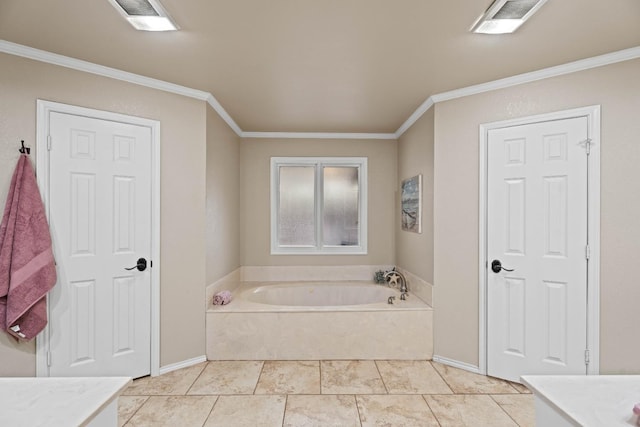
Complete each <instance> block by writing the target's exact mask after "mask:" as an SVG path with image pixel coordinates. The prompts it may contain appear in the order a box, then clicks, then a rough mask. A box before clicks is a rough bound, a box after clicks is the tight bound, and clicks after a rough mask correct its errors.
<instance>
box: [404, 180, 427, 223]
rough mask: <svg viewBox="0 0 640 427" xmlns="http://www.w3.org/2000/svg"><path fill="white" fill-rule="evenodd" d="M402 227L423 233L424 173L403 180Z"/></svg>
mask: <svg viewBox="0 0 640 427" xmlns="http://www.w3.org/2000/svg"><path fill="white" fill-rule="evenodd" d="M400 203H401V207H402V215H401V218H402V229H403V230H404V231H411V232H413V233H422V174H420V175H416V176H414V177H411V178H408V179H405V180H404V181H402V196H401V202H400Z"/></svg>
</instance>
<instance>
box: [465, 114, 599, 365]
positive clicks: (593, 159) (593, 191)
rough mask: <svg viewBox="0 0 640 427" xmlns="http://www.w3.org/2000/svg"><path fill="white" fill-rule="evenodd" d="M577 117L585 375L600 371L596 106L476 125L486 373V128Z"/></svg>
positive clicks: (482, 353)
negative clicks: (581, 150) (585, 236)
mask: <svg viewBox="0 0 640 427" xmlns="http://www.w3.org/2000/svg"><path fill="white" fill-rule="evenodd" d="M577 117H586V118H587V127H588V129H587V135H588V138H589V140H590V141H591V152H590V159H589V161H590V163H589V177H588V179H589V183H588V184H589V195H588V198H589V203H588V215H589V221H588V233H589V247H590V250H591V253H590V257H589V263H588V271H587V281H588V289H587V292H588V294H587V319H586V321H587V349H588V350H589V359H590V362H589V365H588V370H587V372H588V374H591V375H597V374H599V373H600V143H601V139H600V106H599V105H592V106H588V107H582V108H576V109H572V110H564V111H557V112H553V113H547V114H540V115H535V116H529V117H522V118H518V119H510V120H503V121H499V122H493V123H484V124H481V125H480V156H479V158H480V188H479V205H480V206H479V209H480V210H479V218H480V223H479V224H480V227H479V229H480V235H479V243H480V245H479V248H478V253H479V259H478V278H479V280H478V283H479V288H478V300H479V310H478V312H479V331H478V346H479V354H478V365H479V366H478V370H479V372H480V373H481V374H484V375H486V374H487V282H488V277H487V274H488V273H487V271H488V268H487V266H488V260H487V220H488V218H487V198H488V194H487V185H488V183H487V181H488V166H487V165H488V160H487V155H488V150H487V144H488V135H489V130H492V129H499V128H505V127H511V126H519V125H527V124H533V123H539V122H547V121H553V120H564V119H571V118H577Z"/></svg>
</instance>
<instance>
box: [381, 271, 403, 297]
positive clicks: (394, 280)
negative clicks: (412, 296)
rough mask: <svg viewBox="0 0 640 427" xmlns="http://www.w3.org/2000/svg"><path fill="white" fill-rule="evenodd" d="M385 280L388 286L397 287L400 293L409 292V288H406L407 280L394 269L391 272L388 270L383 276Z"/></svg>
mask: <svg viewBox="0 0 640 427" xmlns="http://www.w3.org/2000/svg"><path fill="white" fill-rule="evenodd" d="M384 278H385V280H386V281H387V284H388V285H389V286H393V287H399V288H400V292H402V293H407V292H409V288H408V287H407V279H405V277H404V275H403V274H402V273H400V272H399V271H397V270H396V268H395V267H394V268H393V269H392V270H389V271H387V272H386V273H385V275H384Z"/></svg>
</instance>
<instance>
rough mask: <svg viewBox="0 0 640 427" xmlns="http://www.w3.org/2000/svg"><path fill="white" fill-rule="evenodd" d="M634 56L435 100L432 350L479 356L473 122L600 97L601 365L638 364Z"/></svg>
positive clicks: (606, 369) (639, 100) (639, 96)
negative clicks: (636, 335)
mask: <svg viewBox="0 0 640 427" xmlns="http://www.w3.org/2000/svg"><path fill="white" fill-rule="evenodd" d="M638 76H640V60H633V61H628V62H624V63H619V64H615V65H610V66H606V67H601V68H597V69H592V70H588V71H583V72H579V73H574V74H570V75H565V76H560V77H555V78H550V79H546V80H543V81H538V82H534V83H529V84H524V85H520V86H516V87H512V88H508V89H503V90H497V91H493V92H489V93H485V94H480V95H475V96H470V97H466V98H461V99H456V100H451V101H448V102H442V103H438V104H437V105H436V106H435V151H434V155H435V175H434V186H435V195H434V203H435V211H434V286H435V287H434V293H435V294H434V300H435V320H434V323H435V337H434V339H435V343H434V344H435V354H436V355H439V356H443V357H447V358H450V359H454V360H457V361H461V362H465V363H469V364H472V365H477V363H478V273H477V265H478V226H479V225H478V173H479V172H478V163H479V159H478V155H479V154H478V153H479V152H478V126H479V125H480V124H481V123H488V122H493V121H499V120H504V119H509V118H515V117H523V116H528V115H534V114H540V113H547V112H552V111H558V110H565V109H570V108H576V107H582V106H588V105H594V104H600V105H601V106H602V122H601V123H602V147H601V265H600V266H601V270H600V286H601V295H600V309H601V312H600V316H601V323H600V358H601V363H600V368H601V373H605V374H606V373H622V372H635V373H638V372H640V357H638V354H640V341H639V340H637V339H635V338H634V336H633V331H634V330H635V329H636V328H637V326H638V325H639V324H640V310H638V301H640V285H638V277H640V263H639V262H638V260H639V259H640V244H638V242H640V225H639V222H638V218H640V180H639V179H638V165H640V120H639V114H640V78H638Z"/></svg>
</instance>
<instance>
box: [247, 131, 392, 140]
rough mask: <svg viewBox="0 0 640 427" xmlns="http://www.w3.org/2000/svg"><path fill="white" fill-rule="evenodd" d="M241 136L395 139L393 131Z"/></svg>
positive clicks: (261, 133) (248, 136) (254, 134)
mask: <svg viewBox="0 0 640 427" xmlns="http://www.w3.org/2000/svg"><path fill="white" fill-rule="evenodd" d="M240 136H241V137H242V138H280V139H284V138H287V139H392V140H395V139H396V135H395V134H394V133H338V132H242V134H241V135H240Z"/></svg>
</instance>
